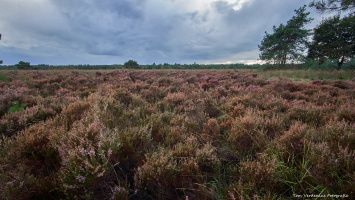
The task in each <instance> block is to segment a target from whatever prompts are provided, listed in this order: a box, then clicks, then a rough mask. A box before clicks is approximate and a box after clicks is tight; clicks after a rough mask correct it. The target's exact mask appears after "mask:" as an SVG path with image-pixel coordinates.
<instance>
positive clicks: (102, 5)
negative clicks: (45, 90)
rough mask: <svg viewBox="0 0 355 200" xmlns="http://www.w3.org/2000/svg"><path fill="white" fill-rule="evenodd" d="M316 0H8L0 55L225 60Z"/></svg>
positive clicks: (252, 53)
mask: <svg viewBox="0 0 355 200" xmlns="http://www.w3.org/2000/svg"><path fill="white" fill-rule="evenodd" d="M308 2H309V1H301V0H300V1H291V2H289V1H287V2H286V1H282V0H269V1H264V0H251V1H247V0H234V1H233V0H228V1H227V0H195V1H191V0H179V1H175V0H150V1H146V0H120V1H114V0H105V1H98V0H76V1H72V0H36V1H31V2H27V1H21V0H3V1H2V6H1V7H0V32H1V33H2V34H3V38H2V40H1V41H0V59H2V60H4V64H15V63H17V62H18V61H20V60H25V61H29V62H31V63H34V64H40V63H48V64H70V63H72V64H114V63H123V62H125V61H127V60H128V59H135V60H137V61H138V62H139V63H142V64H151V63H153V62H156V63H165V62H168V63H175V62H177V63H193V62H198V63H223V62H241V61H243V62H244V61H246V60H256V59H258V51H257V50H258V49H257V45H258V44H259V43H260V41H261V40H262V38H263V36H264V32H265V31H268V32H271V30H272V26H273V25H279V24H280V23H286V22H287V20H289V19H290V18H291V17H292V16H293V14H294V13H293V10H294V9H297V8H299V7H300V6H302V5H303V4H307V3H308Z"/></svg>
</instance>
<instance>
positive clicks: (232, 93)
mask: <svg viewBox="0 0 355 200" xmlns="http://www.w3.org/2000/svg"><path fill="white" fill-rule="evenodd" d="M257 73H258V74H257ZM257 73H247V72H238V71H233V70H232V71H216V72H212V71H134V70H115V71H110V72H105V71H97V72H92V71H91V72H88V71H17V72H16V73H14V72H10V71H6V72H2V74H3V75H2V77H3V78H2V79H1V82H0V116H1V119H0V133H1V135H2V136H3V139H2V140H1V142H0V171H1V174H0V197H1V198H4V199H186V196H188V197H189V199H285V198H295V197H299V196H297V195H301V197H304V196H302V195H325V196H326V197H328V198H329V197H331V196H330V195H343V194H344V195H346V197H348V198H349V199H352V198H354V197H355V193H354V185H355V109H354V108H355V90H354V88H355V87H354V86H355V82H354V79H353V78H352V79H350V78H349V79H348V80H339V79H337V78H338V77H336V76H333V77H330V79H334V80H311V79H308V80H307V81H302V80H301V79H300V80H298V82H294V81H292V80H289V79H286V78H269V77H270V76H268V75H265V74H264V75H265V76H264V78H262V77H263V76H262V75H263V72H260V71H258V72H257ZM309 74H311V73H309ZM326 79H328V78H326ZM333 197H336V196H333Z"/></svg>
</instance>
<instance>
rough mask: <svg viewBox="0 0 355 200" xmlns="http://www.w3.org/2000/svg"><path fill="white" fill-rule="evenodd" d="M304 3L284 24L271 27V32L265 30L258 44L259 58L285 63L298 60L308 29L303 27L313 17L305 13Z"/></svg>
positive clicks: (304, 47) (305, 42) (303, 47)
mask: <svg viewBox="0 0 355 200" xmlns="http://www.w3.org/2000/svg"><path fill="white" fill-rule="evenodd" d="M305 11H306V5H305V6H303V7H300V8H299V9H297V10H295V14H296V15H295V16H293V17H292V18H291V19H290V20H289V21H288V22H287V24H286V25H284V24H280V26H279V27H276V26H274V27H273V31H274V33H273V34H269V33H267V32H265V34H266V35H265V36H264V39H263V40H262V41H261V44H260V45H258V47H259V50H260V51H261V54H260V55H259V57H260V60H266V61H273V62H274V64H286V62H287V60H288V59H290V60H300V58H302V57H303V56H302V53H303V51H304V50H305V49H306V46H307V37H308V36H310V35H311V32H310V30H307V29H305V28H304V26H305V25H306V24H307V23H310V22H311V21H312V20H313V19H312V18H309V17H308V15H309V14H310V13H309V12H308V13H305Z"/></svg>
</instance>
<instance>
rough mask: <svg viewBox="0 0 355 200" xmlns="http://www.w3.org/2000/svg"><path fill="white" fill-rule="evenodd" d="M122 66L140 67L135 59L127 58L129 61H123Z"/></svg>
mask: <svg viewBox="0 0 355 200" xmlns="http://www.w3.org/2000/svg"><path fill="white" fill-rule="evenodd" d="M123 67H124V68H126V69H139V68H140V67H139V65H138V63H137V61H134V60H129V61H127V62H125V63H124V65H123Z"/></svg>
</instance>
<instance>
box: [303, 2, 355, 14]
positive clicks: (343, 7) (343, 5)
mask: <svg viewBox="0 0 355 200" xmlns="http://www.w3.org/2000/svg"><path fill="white" fill-rule="evenodd" d="M309 6H310V7H314V8H315V9H316V10H317V11H319V12H320V13H324V12H327V11H328V12H342V11H349V10H354V9H355V0H321V1H312V2H311V3H310V4H309Z"/></svg>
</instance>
